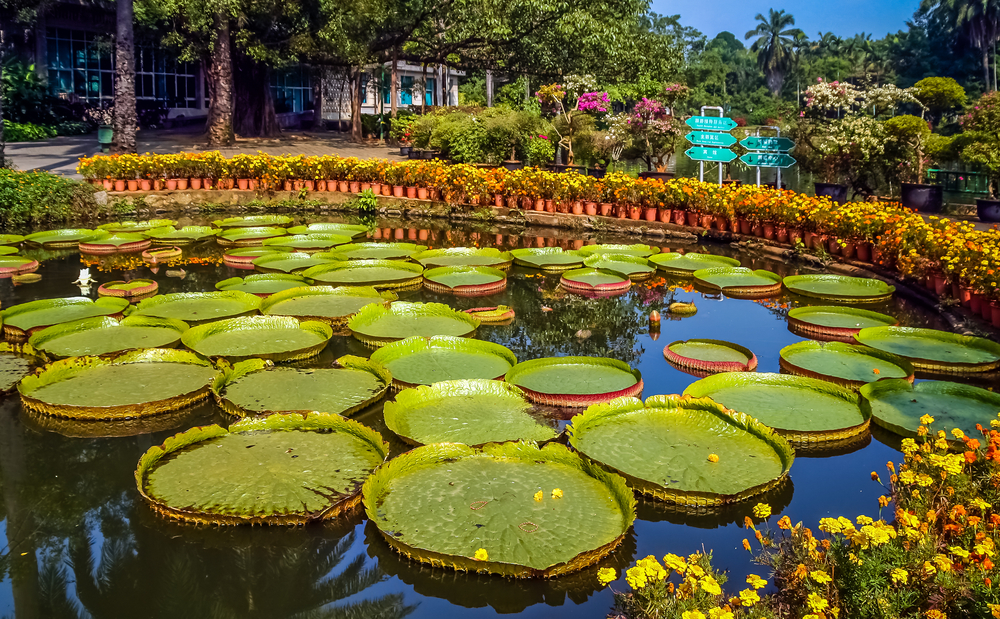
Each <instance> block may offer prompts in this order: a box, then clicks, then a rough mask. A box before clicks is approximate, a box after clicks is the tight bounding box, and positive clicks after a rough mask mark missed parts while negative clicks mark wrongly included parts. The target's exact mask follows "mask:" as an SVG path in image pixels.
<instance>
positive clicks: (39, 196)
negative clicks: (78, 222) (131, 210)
mask: <svg viewBox="0 0 1000 619" xmlns="http://www.w3.org/2000/svg"><path fill="white" fill-rule="evenodd" d="M105 214H106V213H104V212H103V210H102V208H101V207H100V206H99V205H98V204H97V202H96V201H95V200H94V189H93V188H92V187H91V186H90V185H87V184H85V183H81V182H79V181H75V180H73V179H69V178H66V177H63V176H59V175H56V174H52V173H51V172H41V171H32V172H18V171H15V170H5V169H0V221H2V222H3V224H4V225H22V224H26V223H30V222H61V221H66V220H69V219H87V218H94V217H100V216H103V215H105Z"/></svg>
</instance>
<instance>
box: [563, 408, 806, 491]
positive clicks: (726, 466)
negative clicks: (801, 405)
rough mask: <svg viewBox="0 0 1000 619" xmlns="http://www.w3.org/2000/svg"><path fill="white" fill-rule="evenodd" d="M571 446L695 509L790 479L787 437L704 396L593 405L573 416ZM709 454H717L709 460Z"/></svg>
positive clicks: (791, 456) (632, 481)
mask: <svg viewBox="0 0 1000 619" xmlns="http://www.w3.org/2000/svg"><path fill="white" fill-rule="evenodd" d="M567 431H568V433H569V437H570V439H569V440H570V444H571V445H572V446H573V447H574V448H575V449H576V450H577V451H579V452H580V453H582V454H584V455H586V456H587V457H588V458H591V459H593V460H596V461H598V462H600V463H601V464H603V465H605V466H608V467H610V468H611V469H612V470H613V471H614V472H616V473H618V474H620V475H622V476H623V477H625V479H626V481H628V483H629V485H630V486H632V487H633V488H634V489H635V490H637V491H638V492H642V493H643V494H647V495H650V496H653V497H655V498H658V499H661V500H664V501H669V502H671V503H680V504H684V505H693V506H698V507H704V506H716V505H722V504H725V503H732V502H735V501H742V500H745V499H748V498H750V497H752V496H754V495H757V494H760V493H762V492H766V491H768V490H770V489H771V488H773V487H775V486H776V485H777V484H778V483H780V482H781V481H783V480H784V479H785V478H786V477H787V476H788V471H789V469H791V466H792V462H793V461H794V460H795V452H794V451H793V450H792V446H791V445H789V444H788V441H786V440H785V439H784V438H782V437H781V436H780V435H778V434H776V433H775V432H774V430H772V429H770V428H768V427H767V426H765V425H764V424H762V423H760V422H759V421H757V420H756V419H753V418H752V417H750V416H749V415H746V414H743V413H729V412H728V411H726V409H725V408H724V407H722V406H721V405H719V404H717V403H716V402H713V401H712V400H710V399H708V398H701V399H695V398H690V397H679V396H668V395H659V396H653V397H651V398H649V399H648V400H646V404H645V406H644V405H643V403H642V402H641V401H639V399H638V398H620V399H617V400H613V401H611V402H608V403H606V404H596V405H594V406H591V407H590V408H588V409H587V410H586V411H585V412H584V413H583V414H582V415H577V416H576V417H574V418H573V422H572V424H571V425H570V427H569V428H568V429H567ZM712 456H715V457H714V458H713V457H712Z"/></svg>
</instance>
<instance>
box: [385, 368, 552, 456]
mask: <svg viewBox="0 0 1000 619" xmlns="http://www.w3.org/2000/svg"><path fill="white" fill-rule="evenodd" d="M532 408H533V407H532V404H531V403H530V402H528V400H527V399H526V398H525V397H524V394H523V393H522V392H521V390H520V389H518V388H517V387H515V386H514V385H510V384H507V383H503V382H500V381H496V380H486V379H471V380H449V381H443V382H435V383H434V384H432V385H422V386H420V387H416V388H413V389H404V390H403V391H400V392H399V393H398V394H397V395H396V399H395V401H393V402H386V403H385V408H384V414H385V425H386V427H388V428H389V429H390V430H392V431H393V432H395V433H396V434H397V435H398V436H399V437H400V438H402V439H403V440H404V441H405V442H407V443H409V444H411V445H429V444H431V443H462V444H464V445H470V446H473V447H475V446H478V445H485V444H486V443H504V442H507V441H520V440H524V441H537V442H542V441H548V440H551V439H554V438H555V437H556V436H557V435H558V432H557V431H556V430H555V429H554V428H552V427H551V426H549V425H546V424H544V423H542V422H540V421H539V420H538V418H537V417H536V416H533V415H532V414H531V410H532Z"/></svg>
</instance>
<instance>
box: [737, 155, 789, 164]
mask: <svg viewBox="0 0 1000 619" xmlns="http://www.w3.org/2000/svg"><path fill="white" fill-rule="evenodd" d="M740 161H742V162H743V163H745V164H747V165H748V166H753V167H758V168H790V167H792V166H793V165H795V159H794V158H793V157H792V156H791V155H786V154H785V153H747V154H745V155H743V156H742V157H740Z"/></svg>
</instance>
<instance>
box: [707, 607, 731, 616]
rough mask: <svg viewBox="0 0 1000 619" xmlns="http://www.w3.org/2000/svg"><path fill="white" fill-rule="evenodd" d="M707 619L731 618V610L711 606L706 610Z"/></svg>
mask: <svg viewBox="0 0 1000 619" xmlns="http://www.w3.org/2000/svg"><path fill="white" fill-rule="evenodd" d="M708 619H733V611H731V610H726V609H725V608H711V609H709V611H708Z"/></svg>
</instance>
